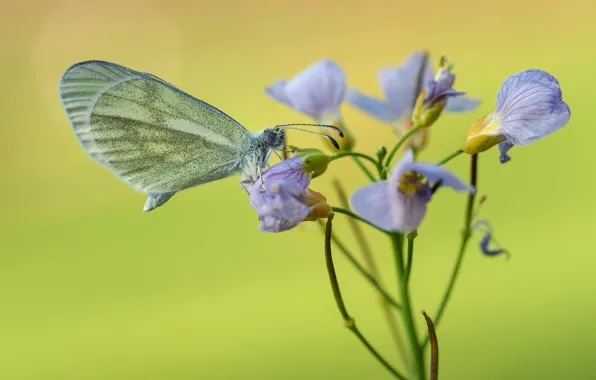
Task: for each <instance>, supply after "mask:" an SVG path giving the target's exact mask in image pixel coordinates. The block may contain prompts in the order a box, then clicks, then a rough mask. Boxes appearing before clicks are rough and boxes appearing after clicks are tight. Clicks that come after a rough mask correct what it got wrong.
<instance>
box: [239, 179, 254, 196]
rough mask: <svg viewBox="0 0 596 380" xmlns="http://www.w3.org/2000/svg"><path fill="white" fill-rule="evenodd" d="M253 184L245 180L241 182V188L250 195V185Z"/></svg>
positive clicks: (249, 180)
mask: <svg viewBox="0 0 596 380" xmlns="http://www.w3.org/2000/svg"><path fill="white" fill-rule="evenodd" d="M251 184H252V180H251V179H250V178H249V179H243V180H242V181H240V187H241V188H242V189H243V190H244V191H246V194H248V195H250V190H249V188H250V185H251Z"/></svg>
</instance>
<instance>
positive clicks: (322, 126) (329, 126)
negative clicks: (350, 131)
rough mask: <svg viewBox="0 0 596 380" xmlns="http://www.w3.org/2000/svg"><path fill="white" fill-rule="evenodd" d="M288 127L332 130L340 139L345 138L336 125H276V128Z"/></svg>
mask: <svg viewBox="0 0 596 380" xmlns="http://www.w3.org/2000/svg"><path fill="white" fill-rule="evenodd" d="M287 127H319V128H331V129H333V130H334V131H335V132H337V134H338V135H339V137H344V133H343V132H342V131H341V129H339V128H338V127H336V126H335V125H329V124H310V123H306V124H304V123H292V124H280V125H276V126H275V127H274V128H287ZM289 129H297V128H289ZM297 130H299V131H303V129H297Z"/></svg>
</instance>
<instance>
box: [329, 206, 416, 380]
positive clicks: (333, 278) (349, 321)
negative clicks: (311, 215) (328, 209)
mask: <svg viewBox="0 0 596 380" xmlns="http://www.w3.org/2000/svg"><path fill="white" fill-rule="evenodd" d="M332 221H333V214H330V215H329V217H328V218H327V224H326V226H325V264H326V266H327V273H328V275H329V282H330V283H331V290H332V291H333V297H334V298H335V303H336V304H337V308H338V310H339V312H340V314H341V316H342V318H343V320H344V324H345V326H346V327H347V328H348V329H349V330H350V331H351V332H352V333H354V335H355V336H356V337H357V338H358V340H360V342H361V343H362V344H363V345H364V346H365V347H366V348H367V350H368V351H369V352H370V353H371V354H372V355H373V356H374V357H375V359H377V361H379V363H381V365H383V367H385V368H386V369H387V370H388V371H389V372H391V374H392V375H393V376H394V377H396V378H398V379H400V380H406V378H405V376H404V375H402V374H401V373H400V372H399V371H398V370H397V369H396V368H394V367H393V366H392V365H391V364H389V362H387V360H385V358H383V357H382V356H381V355H380V354H379V353H378V352H377V350H376V349H375V348H374V347H373V346H372V345H371V344H370V343H369V342H368V340H367V339H366V338H365V337H364V335H362V333H361V332H360V330H359V329H358V327H357V326H356V321H355V320H354V318H352V317H351V316H350V314H349V313H348V310H347V308H346V305H345V303H344V301H343V297H342V295H341V290H340V289H339V282H338V280H337V274H336V272H335V265H334V264H333V256H332V252H331V234H332Z"/></svg>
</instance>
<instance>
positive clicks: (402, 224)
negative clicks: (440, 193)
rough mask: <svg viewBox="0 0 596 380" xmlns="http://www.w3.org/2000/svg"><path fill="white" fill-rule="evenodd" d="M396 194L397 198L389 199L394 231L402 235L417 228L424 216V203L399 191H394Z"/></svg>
mask: <svg viewBox="0 0 596 380" xmlns="http://www.w3.org/2000/svg"><path fill="white" fill-rule="evenodd" d="M396 194H397V197H392V198H391V216H392V217H393V223H394V230H396V231H400V232H404V233H408V232H412V231H414V230H416V229H417V228H418V226H419V225H420V223H421V222H422V219H423V218H424V215H426V202H424V201H422V200H420V199H418V198H417V197H415V196H408V195H405V194H402V193H401V192H399V191H396Z"/></svg>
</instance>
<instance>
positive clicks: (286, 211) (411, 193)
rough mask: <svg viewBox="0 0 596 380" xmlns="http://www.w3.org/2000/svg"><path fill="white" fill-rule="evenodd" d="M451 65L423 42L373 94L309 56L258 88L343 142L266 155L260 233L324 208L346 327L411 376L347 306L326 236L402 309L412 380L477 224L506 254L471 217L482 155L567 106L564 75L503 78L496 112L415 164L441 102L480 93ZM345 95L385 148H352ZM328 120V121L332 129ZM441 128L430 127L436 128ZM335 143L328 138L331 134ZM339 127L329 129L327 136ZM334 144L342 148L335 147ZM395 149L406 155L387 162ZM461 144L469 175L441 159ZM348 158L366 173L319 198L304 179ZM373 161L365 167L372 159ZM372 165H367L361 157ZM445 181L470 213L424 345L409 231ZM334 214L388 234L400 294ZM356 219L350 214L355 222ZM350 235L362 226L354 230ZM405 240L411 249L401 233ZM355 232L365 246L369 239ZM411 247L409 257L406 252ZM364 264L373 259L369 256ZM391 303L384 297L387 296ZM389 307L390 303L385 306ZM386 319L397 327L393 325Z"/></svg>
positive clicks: (468, 107)
mask: <svg viewBox="0 0 596 380" xmlns="http://www.w3.org/2000/svg"><path fill="white" fill-rule="evenodd" d="M453 68H454V66H453V64H452V63H450V62H449V61H447V59H445V58H441V60H440V62H439V67H438V69H437V70H436V73H433V68H432V65H431V62H430V59H429V54H428V53H427V52H424V51H420V52H416V53H414V54H412V55H411V56H410V57H408V58H407V59H406V60H405V61H404V62H403V63H402V65H401V66H396V67H388V68H383V69H381V70H379V72H378V80H379V84H380V87H381V89H382V90H383V93H384V98H383V99H377V98H374V97H372V96H369V95H366V94H365V93H363V92H361V91H359V90H357V89H355V88H348V87H347V83H346V82H347V80H346V73H345V72H344V70H343V69H342V68H341V67H340V66H339V65H338V64H336V63H335V62H333V61H331V60H328V59H326V60H321V61H318V62H315V63H314V64H312V65H311V66H309V67H307V68H306V69H304V70H303V71H301V72H299V73H298V74H296V75H295V76H294V77H293V78H291V79H289V80H278V81H277V82H274V83H273V84H272V85H271V86H269V87H267V88H266V89H265V91H266V93H267V94H268V95H269V96H271V97H272V98H274V99H275V100H277V101H279V102H281V103H283V104H285V105H287V106H289V107H291V108H292V109H294V110H296V111H299V112H301V113H303V114H305V115H307V116H309V117H311V118H312V119H313V120H314V122H316V123H318V124H319V125H320V127H321V128H320V130H319V131H320V133H319V134H323V135H326V134H327V133H333V132H329V131H333V130H335V131H337V130H339V131H340V132H341V133H340V138H341V140H338V143H337V144H333V146H332V149H334V151H333V153H331V154H325V153H323V152H321V151H320V150H317V149H312V148H310V149H296V150H294V156H293V157H291V158H288V159H286V160H282V161H281V162H278V163H277V164H275V165H273V166H272V167H270V168H269V169H267V170H265V171H264V173H263V174H262V175H261V176H260V177H259V178H258V179H257V180H256V181H254V183H252V185H251V188H250V204H251V206H252V207H253V208H254V209H255V210H256V211H257V212H258V216H259V222H260V223H259V228H260V229H261V230H262V231H267V232H282V231H287V230H290V229H292V228H294V227H296V226H297V225H299V224H300V223H302V222H305V221H316V220H319V219H325V218H327V223H326V228H325V259H326V265H327V270H328V272H329V279H330V282H331V285H332V286H331V288H332V290H333V293H334V296H335V300H336V303H337V305H338V308H339V311H340V313H341V315H342V317H343V319H344V322H345V324H346V326H347V327H348V328H349V329H350V330H352V331H353V332H355V333H356V336H357V337H358V338H359V339H360V340H361V341H362V342H363V343H364V346H365V347H366V348H367V349H368V350H369V351H370V352H371V353H372V354H373V355H374V357H375V358H376V359H377V360H378V361H379V362H381V364H383V366H384V367H385V368H387V369H388V370H389V371H390V372H391V373H392V374H393V375H394V376H395V377H396V378H399V379H405V378H406V376H405V375H403V374H402V373H400V371H398V370H397V369H396V368H395V367H393V366H392V365H390V364H389V363H388V362H387V361H386V360H385V359H383V357H382V356H381V355H380V354H379V353H378V352H377V351H376V350H375V349H374V347H373V346H372V345H371V344H370V343H369V342H368V341H367V340H366V339H365V338H364V336H363V335H362V334H361V333H360V332H359V330H357V329H356V327H355V322H354V319H353V318H352V317H351V316H350V315H349V313H348V311H347V309H346V306H345V304H344V303H343V299H342V295H341V293H340V291H339V283H338V280H337V276H336V275H335V268H334V265H333V260H332V258H331V246H332V244H331V242H332V241H333V242H335V244H336V247H337V248H339V249H340V250H342V252H343V253H344V254H345V255H346V256H348V257H349V258H350V261H351V262H352V263H354V264H355V266H356V268H357V269H358V270H359V271H360V272H361V273H362V274H363V276H364V277H365V278H366V279H367V280H369V281H370V282H371V284H372V285H373V286H375V288H376V289H377V290H378V292H379V294H380V295H382V297H383V298H384V300H385V301H387V302H386V303H384V305H385V306H387V305H392V306H393V307H395V308H397V309H398V311H399V312H400V313H401V317H402V322H403V330H404V331H405V335H406V336H407V337H408V342H409V352H402V355H403V356H404V362H405V363H408V364H409V366H410V368H408V372H409V375H410V376H409V378H412V379H418V380H422V379H425V378H427V377H426V373H425V366H424V347H425V345H426V343H428V342H430V345H431V376H430V378H431V379H436V378H437V376H438V374H437V371H438V341H437V338H436V331H435V324H438V323H439V321H440V318H441V317H442V315H443V312H444V309H445V307H446V305H447V303H448V301H449V298H450V297H451V292H452V289H453V285H454V283H455V281H456V278H457V274H458V271H459V269H460V266H461V262H462V257H463V255H464V253H465V250H466V247H467V244H468V242H469V240H470V239H471V237H472V234H473V232H474V231H480V232H482V233H483V236H482V237H481V238H480V239H479V248H480V251H481V252H482V253H483V254H484V255H485V256H488V257H494V256H503V255H505V256H506V257H508V256H509V253H508V251H507V250H506V249H504V248H502V247H500V245H498V243H497V242H496V241H495V239H494V234H493V229H492V227H491V224H490V223H489V222H488V220H486V219H476V216H477V214H478V208H479V207H478V206H480V204H481V203H482V202H483V201H484V199H485V198H484V197H483V198H482V199H481V201H480V202H476V193H477V191H478V184H477V171H478V157H479V156H478V155H479V153H481V152H484V151H487V150H489V149H490V148H491V147H493V146H495V145H499V151H500V155H499V160H500V162H501V163H505V162H508V161H509V160H510V157H509V155H508V152H509V151H510V149H511V148H512V147H513V146H515V145H527V144H529V143H531V142H534V141H537V140H539V139H541V138H542V137H545V136H547V135H549V134H551V133H553V132H555V131H556V130H558V129H560V128H561V127H563V126H564V125H565V124H567V122H568V121H569V118H570V110H569V106H568V105H567V104H566V103H565V102H564V101H563V97H562V92H561V89H560V85H559V82H558V81H557V80H556V79H555V78H554V77H553V76H552V75H550V74H548V73H547V72H545V71H542V70H533V69H532V70H525V71H522V72H520V73H517V74H514V75H511V76H510V77H508V78H506V79H505V81H504V82H503V84H502V86H501V88H500V89H499V90H498V92H497V96H496V108H495V111H494V112H492V113H490V114H487V115H485V116H482V117H481V118H480V119H479V120H478V121H477V122H476V123H475V124H473V125H472V127H471V128H469V130H468V131H467V132H465V133H462V137H463V139H462V144H461V145H460V146H457V147H455V151H454V152H453V153H451V154H449V155H448V156H446V157H445V158H444V159H443V160H441V161H439V162H437V163H421V162H417V160H416V158H417V156H418V155H419V154H420V151H421V150H422V149H423V148H425V147H427V146H428V144H429V130H430V129H431V128H430V127H431V126H434V125H436V124H437V120H438V119H439V118H440V117H441V115H443V113H444V112H471V111H474V110H475V109H476V108H477V107H478V106H479V105H480V99H479V98H476V97H467V96H466V95H465V93H464V92H462V91H459V90H456V89H455V88H454V83H455V79H456V78H455V74H454V72H453ZM344 101H345V102H346V103H348V104H350V105H351V106H353V107H355V108H356V109H358V110H360V111H362V112H364V113H366V114H368V115H371V116H372V117H374V118H376V119H378V120H380V121H381V122H383V123H386V124H389V125H391V126H392V128H393V130H394V131H395V133H396V134H397V138H396V141H395V143H394V144H392V146H390V147H385V146H381V147H379V148H378V149H377V151H376V152H375V154H374V155H368V154H365V153H363V152H357V151H356V150H355V147H356V140H355V138H354V135H353V134H351V133H350V131H349V130H348V129H347V127H346V124H345V122H344V120H343V118H342V116H341V106H342V104H343V103H344ZM329 125H333V127H331V128H330V127H329ZM433 128H436V127H433ZM327 137H329V139H330V140H331V141H335V140H334V139H332V138H331V137H330V136H328V135H327ZM334 137H335V136H334ZM338 150H339V151H338ZM399 152H401V154H402V157H401V159H399V160H397V163H395V164H394V163H393V159H394V157H395V156H396V155H397V154H398V153H399ZM463 153H467V154H468V155H470V156H471V157H470V177H469V178H470V180H469V183H467V182H465V181H463V180H461V179H459V178H458V176H456V175H455V174H454V173H452V172H451V171H450V170H448V169H446V168H445V167H444V166H443V165H445V164H446V163H447V162H449V161H450V160H452V159H454V158H456V157H458V156H460V155H461V154H463ZM342 157H351V158H352V159H353V160H354V161H355V163H356V164H357V166H358V167H359V168H360V169H361V170H362V172H363V173H364V174H365V175H366V176H367V178H369V179H370V183H368V184H364V185H363V186H362V187H360V188H358V189H355V190H354V191H353V192H352V193H351V196H350V197H349V202H348V201H347V200H345V198H347V197H344V196H343V193H342V192H341V191H340V199H341V200H342V205H341V206H342V207H336V206H331V205H330V204H329V203H328V202H327V199H326V197H325V196H323V195H322V194H321V193H319V192H316V191H314V190H312V189H311V188H310V186H311V182H312V179H313V178H315V177H319V176H321V175H323V174H324V173H325V172H326V170H327V168H328V166H329V165H330V164H331V163H332V162H334V161H336V160H338V159H340V158H342ZM369 164H370V165H369ZM367 165H368V166H367ZM441 188H451V189H453V190H455V191H457V192H462V193H464V194H465V198H466V203H465V204H466V206H465V207H466V210H465V223H464V226H463V229H462V236H461V243H460V249H459V254H458V258H457V260H456V263H455V265H454V268H453V271H452V275H451V278H450V281H449V284H448V286H447V288H446V290H445V292H444V295H443V298H442V300H441V302H440V304H439V307H438V310H437V313H436V318H435V320H434V322H433V319H432V318H430V317H429V316H428V315H427V314H426V312H424V311H423V314H424V317H425V320H426V322H427V326H428V339H427V340H423V341H422V344H421V342H420V340H419V339H418V336H417V331H416V326H415V325H416V323H415V322H414V320H413V316H412V310H411V302H410V293H409V291H408V280H409V277H410V272H411V269H412V259H413V257H414V255H413V251H414V239H415V238H416V237H417V236H418V235H419V231H418V230H419V228H420V227H421V226H422V223H423V220H424V217H425V215H426V214H427V210H428V208H429V204H430V202H431V201H432V200H433V198H434V195H435V193H436V192H437V191H438V190H439V189H441ZM335 213H343V214H345V215H347V216H349V217H351V218H353V219H355V220H357V221H359V222H364V223H366V224H368V225H370V226H373V227H374V228H376V229H377V230H378V231H380V232H382V233H384V234H386V235H388V236H389V237H390V238H391V242H392V246H393V250H394V257H395V262H396V274H397V278H398V284H399V286H398V292H399V295H400V300H401V304H400V303H399V302H398V301H395V300H394V299H393V298H392V296H391V295H390V293H389V292H387V291H386V290H385V289H384V288H383V286H382V285H381V284H380V281H379V279H378V278H376V277H375V273H374V272H373V271H372V269H373V268H374V265H373V264H371V273H369V272H367V271H366V270H365V269H363V268H362V266H361V265H360V264H358V262H357V260H356V259H355V258H353V257H351V256H350V253H349V250H347V249H346V247H345V245H344V244H342V243H341V242H340V241H338V240H337V236H335V235H332V229H331V224H332V222H331V221H332V220H333V217H334V214H335ZM354 225H355V226H358V224H352V228H357V227H353V226H354ZM355 236H356V238H357V239H365V237H364V234H363V233H361V232H357V231H356V230H355ZM406 239H407V241H408V244H407V253H406V252H405V248H404V241H405V240H406ZM366 245H367V244H366V242H363V241H361V244H360V246H361V247H363V246H366ZM406 257H407V264H406V260H405V258H406ZM367 260H368V263H369V264H370V263H371V262H372V261H374V258H372V257H368V259H367ZM387 307H388V306H387ZM385 315H391V310H385ZM387 322H388V324H389V325H390V328H391V331H392V332H393V333H394V334H393V338H394V339H395V340H396V343H397V346H398V347H403V346H404V344H403V342H400V338H401V337H400V336H399V335H398V333H395V331H397V327H395V326H394V325H392V324H393V323H394V321H392V320H391V319H390V318H388V321H387ZM392 326H393V327H392Z"/></svg>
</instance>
